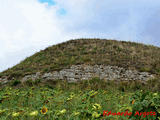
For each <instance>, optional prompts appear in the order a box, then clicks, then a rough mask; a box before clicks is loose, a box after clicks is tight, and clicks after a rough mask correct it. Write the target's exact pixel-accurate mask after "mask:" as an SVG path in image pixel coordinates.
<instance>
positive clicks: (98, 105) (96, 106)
mask: <svg viewBox="0 0 160 120" xmlns="http://www.w3.org/2000/svg"><path fill="white" fill-rule="evenodd" d="M101 108H102V107H101V105H100V104H97V103H95V104H94V105H93V109H95V110H99V109H101Z"/></svg>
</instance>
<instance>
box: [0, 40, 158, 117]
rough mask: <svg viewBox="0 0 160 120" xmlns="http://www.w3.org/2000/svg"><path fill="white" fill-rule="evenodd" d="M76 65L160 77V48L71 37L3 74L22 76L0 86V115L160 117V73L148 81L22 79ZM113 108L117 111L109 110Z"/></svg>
mask: <svg viewBox="0 0 160 120" xmlns="http://www.w3.org/2000/svg"><path fill="white" fill-rule="evenodd" d="M74 64H90V65H94V64H104V65H116V66H120V67H124V68H127V69H128V68H129V69H136V70H138V71H147V72H150V73H153V74H156V75H157V76H160V48H158V47H154V46H148V45H143V44H138V43H133V42H124V41H115V40H100V39H78V40H70V41H68V42H64V43H62V44H58V45H54V46H51V47H49V48H46V49H45V50H42V51H40V52H38V53H36V54H34V55H33V56H31V57H28V58H26V59H25V60H24V61H22V62H21V63H19V64H18V65H16V66H14V67H13V68H10V69H8V70H6V71H4V72H2V73H0V74H1V76H9V77H10V78H12V77H14V78H17V79H15V80H13V81H11V84H9V85H6V86H4V87H0V120H1V119H2V120H42V119H44V120H53V119H54V120H95V119H96V120H160V92H159V91H160V87H159V86H160V79H159V77H157V78H156V79H154V80H149V81H147V84H144V83H142V82H140V81H129V82H126V81H121V82H119V83H118V82H115V81H107V82H106V81H103V80H101V79H99V78H96V77H95V78H92V79H91V80H85V81H80V82H79V83H68V82H67V81H65V80H64V81H61V80H56V81H52V80H51V81H49V82H48V83H47V82H46V84H44V83H43V82H41V81H39V80H36V81H34V82H33V81H32V80H28V81H26V82H25V83H22V84H19V83H20V79H19V78H21V77H23V76H24V75H27V74H32V73H36V72H41V73H45V72H50V71H55V70H56V71H57V70H61V69H63V68H67V67H70V66H71V65H74ZM107 111H108V112H107ZM110 111H111V112H112V113H116V115H115V114H110V115H109V112H110ZM137 112H138V113H139V114H140V113H141V114H140V115H138V114H137ZM153 112H154V115H153ZM128 113H131V114H128ZM120 114H121V115H120Z"/></svg>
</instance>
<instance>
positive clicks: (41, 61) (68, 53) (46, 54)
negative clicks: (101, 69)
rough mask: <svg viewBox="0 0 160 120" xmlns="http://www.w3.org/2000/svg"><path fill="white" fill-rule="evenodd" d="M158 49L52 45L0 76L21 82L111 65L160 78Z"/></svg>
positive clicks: (92, 42)
mask: <svg viewBox="0 0 160 120" xmlns="http://www.w3.org/2000/svg"><path fill="white" fill-rule="evenodd" d="M159 61H160V48H158V47H154V46H150V45H144V44H139V43H134V42H124V41H116V40H102V39H77V40H70V41H67V42H64V43H61V44H57V45H53V46H51V47H48V48H46V49H45V50H41V51H40V52H38V53H36V54H34V55H33V56H31V57H28V58H26V59H25V60H23V61H22V62H20V63H19V64H17V65H16V66H14V67H13V68H10V69H8V70H6V71H3V72H2V73H1V74H0V76H9V78H10V79H11V78H13V77H14V78H17V79H19V78H21V77H23V76H25V75H27V74H34V73H36V72H41V73H45V72H52V71H58V70H61V69H63V68H68V67H70V66H71V65H75V64H90V65H94V64H104V65H115V66H119V67H124V68H127V69H136V70H138V71H146V72H150V73H153V74H156V75H159V74H160V62H159Z"/></svg>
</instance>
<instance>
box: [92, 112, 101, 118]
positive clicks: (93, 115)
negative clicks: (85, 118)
mask: <svg viewBox="0 0 160 120" xmlns="http://www.w3.org/2000/svg"><path fill="white" fill-rule="evenodd" d="M100 115H101V114H98V113H97V112H93V113H92V117H93V118H98V117H100Z"/></svg>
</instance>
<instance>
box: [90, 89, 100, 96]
mask: <svg viewBox="0 0 160 120" xmlns="http://www.w3.org/2000/svg"><path fill="white" fill-rule="evenodd" d="M97 93H98V92H97V91H93V90H92V91H90V92H89V96H90V97H93V96H95V95H96V94H97Z"/></svg>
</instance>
